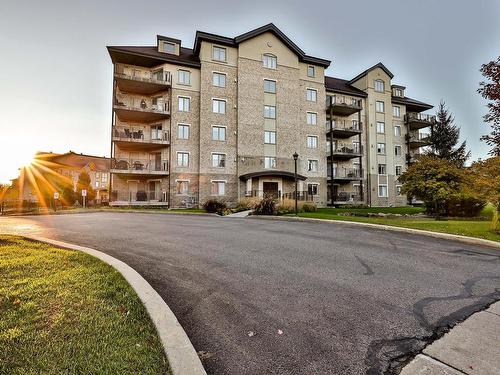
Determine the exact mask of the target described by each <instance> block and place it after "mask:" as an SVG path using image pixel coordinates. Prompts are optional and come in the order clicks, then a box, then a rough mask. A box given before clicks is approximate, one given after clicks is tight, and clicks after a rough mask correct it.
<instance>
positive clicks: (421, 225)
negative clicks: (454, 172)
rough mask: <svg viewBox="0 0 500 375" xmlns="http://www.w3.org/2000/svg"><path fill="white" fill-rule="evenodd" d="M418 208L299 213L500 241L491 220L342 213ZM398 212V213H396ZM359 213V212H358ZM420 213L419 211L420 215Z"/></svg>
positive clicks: (323, 210)
mask: <svg viewBox="0 0 500 375" xmlns="http://www.w3.org/2000/svg"><path fill="white" fill-rule="evenodd" d="M414 208H417V209H420V208H418V207H394V208H369V209H363V208H359V209H349V208H338V209H337V208H320V209H318V210H317V211H316V212H302V213H299V216H301V217H310V218H318V219H325V220H343V221H356V222H364V223H373V224H383V225H393V226H396V227H405V228H414V229H423V230H429V231H434V232H443V233H451V234H459V235H463V236H470V237H478V238H484V239H487V240H492V241H500V234H497V233H494V232H492V231H491V230H490V224H491V222H490V221H489V220H470V219H469V220H435V219H432V218H411V217H395V218H382V217H364V216H343V215H339V214H340V213H345V212H356V213H358V214H362V213H363V212H364V213H368V212H382V213H399V214H404V213H411V212H410V211H411V209H414ZM394 210H396V211H394ZM358 211H359V212H358ZM418 212H419V211H417V213H418Z"/></svg>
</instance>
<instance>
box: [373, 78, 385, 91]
mask: <svg viewBox="0 0 500 375" xmlns="http://www.w3.org/2000/svg"><path fill="white" fill-rule="evenodd" d="M375 91H377V92H384V91H385V87H384V81H382V80H381V79H376V80H375Z"/></svg>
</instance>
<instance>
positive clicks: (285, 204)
mask: <svg viewBox="0 0 500 375" xmlns="http://www.w3.org/2000/svg"><path fill="white" fill-rule="evenodd" d="M297 211H298V212H313V211H316V205H315V204H314V203H313V202H304V201H297ZM278 213H279V214H281V215H285V214H293V213H295V200H294V199H289V198H286V199H283V200H282V201H281V202H280V203H279V204H278Z"/></svg>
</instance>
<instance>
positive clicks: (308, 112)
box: [306, 111, 318, 125]
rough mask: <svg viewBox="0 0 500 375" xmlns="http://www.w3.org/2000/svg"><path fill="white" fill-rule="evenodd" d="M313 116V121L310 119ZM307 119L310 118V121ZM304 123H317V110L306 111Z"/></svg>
mask: <svg viewBox="0 0 500 375" xmlns="http://www.w3.org/2000/svg"><path fill="white" fill-rule="evenodd" d="M310 115H311V116H310ZM312 115H314V116H312ZM313 118H314V121H312V119H313ZM309 119H311V121H309ZM306 123H307V125H318V112H311V111H307V112H306Z"/></svg>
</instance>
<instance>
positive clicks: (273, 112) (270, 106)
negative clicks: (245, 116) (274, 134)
mask: <svg viewBox="0 0 500 375" xmlns="http://www.w3.org/2000/svg"><path fill="white" fill-rule="evenodd" d="M266 107H268V108H269V110H270V112H269V114H270V115H271V114H274V117H272V116H266ZM272 108H274V111H272V110H271V109H272ZM264 118H267V119H271V120H275V119H276V106H275V105H264Z"/></svg>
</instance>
